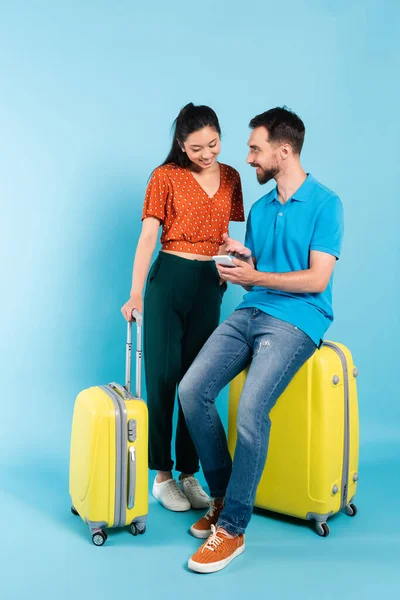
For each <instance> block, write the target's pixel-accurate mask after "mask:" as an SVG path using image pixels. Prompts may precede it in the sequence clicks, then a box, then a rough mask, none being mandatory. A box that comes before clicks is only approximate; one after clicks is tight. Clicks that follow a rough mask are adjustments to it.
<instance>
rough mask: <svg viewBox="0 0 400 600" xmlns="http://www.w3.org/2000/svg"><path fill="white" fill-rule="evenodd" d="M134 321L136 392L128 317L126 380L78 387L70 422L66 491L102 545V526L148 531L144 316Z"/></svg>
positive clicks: (95, 539) (73, 507) (94, 541)
mask: <svg viewBox="0 0 400 600" xmlns="http://www.w3.org/2000/svg"><path fill="white" fill-rule="evenodd" d="M134 317H135V318H136V324H137V349H136V398H135V397H133V396H132V394H131V393H130V389H131V362H132V323H128V336H127V344H126V384H125V386H122V385H119V384H116V383H110V384H109V385H100V386H96V387H91V388H89V389H86V390H84V391H83V392H81V393H80V394H79V395H78V397H77V398H76V401H75V408H74V416H73V422H72V436H71V453H70V479H69V491H70V495H71V500H72V507H71V510H72V512H73V514H75V515H80V517H81V518H82V520H83V521H84V522H85V523H86V524H87V525H88V526H89V528H90V531H91V534H92V541H93V543H94V544H95V545H96V546H102V545H103V544H104V542H105V541H106V540H107V533H106V529H107V528H110V527H125V526H127V525H129V526H130V530H131V533H132V534H133V535H137V534H142V533H144V532H145V531H146V519H147V512H148V450H147V448H148V414H147V406H146V404H145V403H144V402H143V400H141V399H140V398H141V361H142V337H141V329H142V316H141V315H140V314H139V313H138V312H137V311H135V312H134Z"/></svg>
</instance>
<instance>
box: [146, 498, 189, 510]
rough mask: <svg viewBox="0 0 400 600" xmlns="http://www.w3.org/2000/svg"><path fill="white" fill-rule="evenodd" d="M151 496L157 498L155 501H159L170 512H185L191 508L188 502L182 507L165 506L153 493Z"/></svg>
mask: <svg viewBox="0 0 400 600" xmlns="http://www.w3.org/2000/svg"><path fill="white" fill-rule="evenodd" d="M153 497H154V498H155V499H156V500H157V502H159V503H160V504H161V506H163V507H164V508H165V509H166V510H170V511H171V512H187V511H188V510H190V509H191V506H190V504H189V506H185V507H183V506H175V507H172V506H166V505H165V504H164V502H162V500H160V499H159V498H157V496H155V495H154V494H153Z"/></svg>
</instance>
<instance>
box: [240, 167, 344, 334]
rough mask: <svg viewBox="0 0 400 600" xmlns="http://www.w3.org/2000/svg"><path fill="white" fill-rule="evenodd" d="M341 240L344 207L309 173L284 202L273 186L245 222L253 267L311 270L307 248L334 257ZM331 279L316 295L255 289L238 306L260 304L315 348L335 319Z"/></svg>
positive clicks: (280, 271)
mask: <svg viewBox="0 0 400 600" xmlns="http://www.w3.org/2000/svg"><path fill="white" fill-rule="evenodd" d="M342 238H343V207H342V203H341V201H340V199H339V198H338V196H336V194H335V193H334V192H332V191H331V190H329V189H328V188H326V187H325V186H324V185H322V184H321V183H319V182H318V181H317V180H316V179H315V178H314V177H313V176H312V175H308V176H307V179H306V180H305V181H304V183H303V185H302V186H301V187H300V188H299V189H298V190H297V191H296V192H295V193H294V194H293V196H292V197H291V198H289V200H288V201H287V202H286V203H285V204H284V205H282V204H281V203H280V202H279V200H278V191H277V188H276V187H275V188H274V189H273V190H272V191H271V192H269V193H268V194H266V195H265V196H263V197H262V198H260V200H258V201H257V202H256V203H255V204H253V206H252V208H251V211H250V215H249V218H248V221H247V230H246V241H245V245H246V246H247V247H248V248H249V249H250V250H251V253H252V256H253V257H254V258H255V259H256V261H257V270H258V271H263V272H268V273H287V272H289V271H302V270H305V269H308V268H309V264H310V263H309V260H310V250H318V251H320V252H326V253H328V254H332V255H333V256H335V257H336V258H337V259H338V258H339V255H340V249H341V245H342ZM332 280H333V275H332V277H331V279H330V281H329V284H328V286H327V288H326V289H325V291H324V292H322V293H320V294H298V293H296V294H294V293H289V292H280V291H277V290H270V289H266V288H263V287H256V286H255V287H253V289H252V290H251V291H250V292H248V293H247V294H246V295H245V296H244V298H243V301H242V303H241V304H240V305H239V306H238V309H242V308H253V307H255V308H259V309H260V310H262V311H264V312H265V313H268V314H269V315H271V316H273V317H276V318H277V319H281V320H282V321H287V322H288V323H292V324H293V325H295V326H296V327H298V328H299V329H301V330H302V331H304V332H305V333H306V334H307V335H308V336H309V337H310V338H311V339H312V340H313V341H314V342H315V344H316V345H317V346H319V345H320V343H321V341H322V339H323V337H324V334H325V332H326V330H327V329H328V327H329V326H330V325H331V323H332V322H333V310H332Z"/></svg>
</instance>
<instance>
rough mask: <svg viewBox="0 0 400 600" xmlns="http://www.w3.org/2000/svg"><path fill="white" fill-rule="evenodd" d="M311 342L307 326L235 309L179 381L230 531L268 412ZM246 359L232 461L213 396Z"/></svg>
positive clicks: (263, 442) (257, 464)
mask: <svg viewBox="0 0 400 600" xmlns="http://www.w3.org/2000/svg"><path fill="white" fill-rule="evenodd" d="M315 349H316V345H315V344H314V342H313V341H312V340H311V338H309V337H308V335H307V334H306V333H304V332H303V331H301V330H300V329H298V328H297V327H295V326H294V325H291V324H290V323H287V322H286V321H281V320H279V319H275V318H274V317H271V316H270V315H268V314H266V313H264V312H262V311H260V310H259V309H257V308H244V309H240V310H236V311H235V312H234V313H233V314H232V315H231V316H230V317H229V319H227V320H226V321H224V322H223V323H222V324H221V325H220V326H219V327H218V328H217V329H216V330H215V331H214V333H213V334H212V335H211V337H210V338H209V340H208V341H207V342H206V344H205V346H204V347H203V349H202V350H201V351H200V353H199V354H198V356H197V358H196V359H195V361H194V363H193V364H192V366H191V367H190V369H189V371H188V372H187V373H186V375H185V377H184V378H183V380H182V382H181V384H180V386H179V397H180V400H181V405H182V409H183V412H184V415H185V418H186V422H187V425H188V428H189V431H190V434H191V437H192V439H193V441H194V443H195V446H196V449H197V452H198V454H199V457H200V461H201V464H202V467H203V471H204V475H205V478H206V480H207V483H208V485H209V488H210V493H211V495H212V497H214V498H218V497H225V506H224V509H223V511H222V512H221V515H220V518H219V521H218V525H219V526H221V527H224V528H225V529H226V530H227V531H229V532H230V533H233V534H238V533H243V532H244V531H245V529H246V526H247V525H248V523H249V521H250V518H251V515H252V510H253V505H254V499H255V495H256V491H257V486H258V483H259V481H260V478H261V475H262V471H263V469H264V465H265V460H266V457H267V451H268V442H269V433H270V428H271V421H270V418H269V414H270V411H271V409H272V408H273V406H274V405H275V403H276V401H277V400H278V398H279V396H280V395H281V394H282V392H283V391H284V390H285V388H286V387H287V385H288V384H289V382H290V381H291V379H292V378H293V376H294V375H295V374H296V372H297V371H298V370H299V369H300V367H301V366H302V365H303V363H304V362H305V361H306V360H308V358H309V357H310V356H312V354H313V353H314V351H315ZM249 365H250V369H249V373H248V376H247V379H246V383H245V385H244V387H243V391H242V395H241V398H240V404H239V411H238V418H237V433H238V438H237V445H236V450H235V456H234V460H233V464H232V460H231V457H230V455H229V452H228V446H227V440H226V435H225V431H224V427H223V425H222V422H221V419H220V417H219V415H218V412H217V409H216V406H215V400H216V398H217V396H218V394H219V392H220V391H221V390H222V389H223V388H224V387H225V386H226V385H227V384H228V383H229V382H230V381H231V380H232V379H233V378H234V377H235V376H236V375H238V374H239V373H240V372H241V371H242V370H243V369H244V368H246V367H247V366H249ZM282 435H285V432H282ZM288 443H290V440H288Z"/></svg>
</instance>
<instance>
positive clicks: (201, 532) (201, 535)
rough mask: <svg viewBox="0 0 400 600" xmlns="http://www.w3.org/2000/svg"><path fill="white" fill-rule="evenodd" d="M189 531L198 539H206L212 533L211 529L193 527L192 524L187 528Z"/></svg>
mask: <svg viewBox="0 0 400 600" xmlns="http://www.w3.org/2000/svg"><path fill="white" fill-rule="evenodd" d="M189 531H190V533H191V534H192V536H193V537H195V538H197V539H199V540H205V539H207V538H208V537H210V535H211V533H212V531H211V529H195V527H193V526H192V527H191V528H190V529H189Z"/></svg>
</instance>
